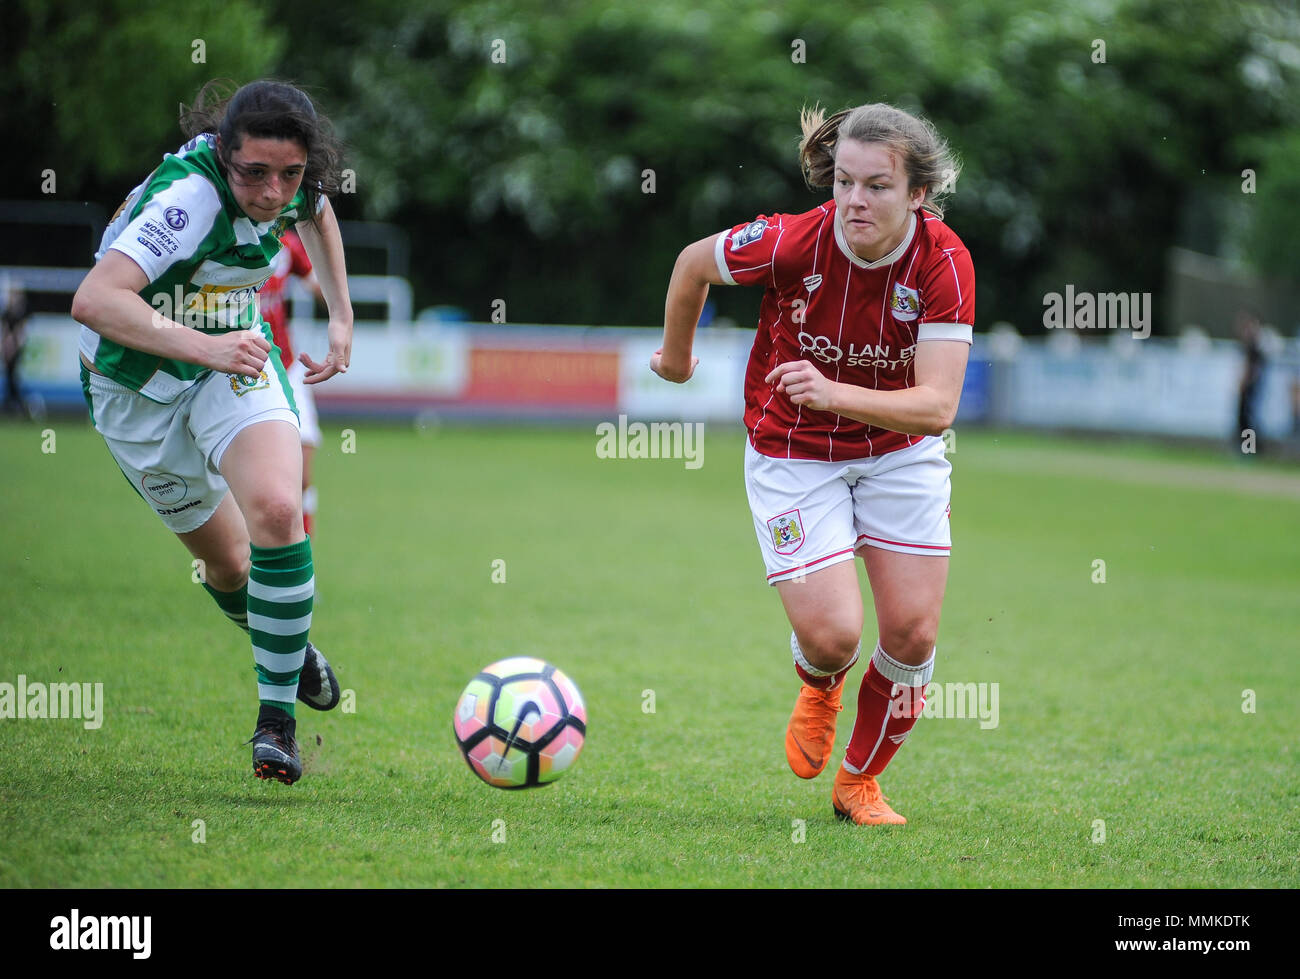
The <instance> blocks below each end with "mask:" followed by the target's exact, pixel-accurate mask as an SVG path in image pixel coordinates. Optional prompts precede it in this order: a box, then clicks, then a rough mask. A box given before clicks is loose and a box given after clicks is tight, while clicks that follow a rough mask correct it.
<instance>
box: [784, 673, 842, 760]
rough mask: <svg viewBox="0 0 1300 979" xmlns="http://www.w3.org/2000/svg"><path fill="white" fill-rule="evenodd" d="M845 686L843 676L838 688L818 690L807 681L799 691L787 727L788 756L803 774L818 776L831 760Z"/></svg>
mask: <svg viewBox="0 0 1300 979" xmlns="http://www.w3.org/2000/svg"><path fill="white" fill-rule="evenodd" d="M843 690H844V682H843V681H842V680H841V681H840V683H839V684H838V685H837V686H836V687H835V689H834V690H818V689H817V688H816V687H810V686H808V684H806V683H805V684H804V685H803V687H802V689H800V691H799V699H798V700H796V701H795V702H794V713H793V714H791V715H790V724H789V725H788V726H787V727H786V729H785V757H786V760H787V761H788V762H790V769H791V771H793V772H794V773H795V774H796V775H798V776H799V777H800V778H816V777H817V776H818V775H820V774H821V773H822V771H823V770H824V769H825V768H826V763H827V762H828V761H829V760H830V757H831V750H832V749H833V748H834V747H835V715H836V714H838V713H839V712H840V711H842V710H843V709H844V705H843V704H841V703H840V693H841V692H842V691H843Z"/></svg>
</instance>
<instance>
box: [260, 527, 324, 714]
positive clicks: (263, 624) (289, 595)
mask: <svg viewBox="0 0 1300 979" xmlns="http://www.w3.org/2000/svg"><path fill="white" fill-rule="evenodd" d="M315 591H316V575H315V572H314V569H313V568H312V562H311V539H310V538H307V539H304V540H302V541H300V542H299V543H297V544H289V545H288V546H287V547H258V546H257V545H256V544H255V545H253V567H252V569H251V570H250V571H249V574H248V632H249V636H250V638H251V639H252V640H253V663H254V667H255V669H256V670H257V699H258V700H259V701H260V702H261V703H263V704H265V705H267V706H268V707H278V708H280V709H281V710H282V711H285V712H287V713H288V715H289V716H290V717H292V716H293V703H294V699H295V698H296V697H297V694H298V674H299V673H301V672H302V664H303V659H304V657H305V656H306V652H307V633H308V631H309V630H310V629H311V606H312V597H313V595H314V594H315Z"/></svg>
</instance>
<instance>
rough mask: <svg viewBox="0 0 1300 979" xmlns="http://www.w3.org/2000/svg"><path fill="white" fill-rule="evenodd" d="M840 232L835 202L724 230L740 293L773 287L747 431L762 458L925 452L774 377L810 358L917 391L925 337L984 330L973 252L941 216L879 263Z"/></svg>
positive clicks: (751, 379) (866, 380) (753, 360)
mask: <svg viewBox="0 0 1300 979" xmlns="http://www.w3.org/2000/svg"><path fill="white" fill-rule="evenodd" d="M836 224H837V219H836V217H835V203H834V202H833V201H829V202H827V203H826V204H823V205H820V206H819V207H816V208H814V209H813V210H811V211H807V212H805V213H804V214H795V215H790V214H777V215H771V216H767V215H760V216H759V217H758V218H757V219H756V220H754V221H752V222H746V223H744V224H741V225H737V226H736V227H734V228H732V229H731V230H730V231H729V232H725V237H724V240H723V242H722V248H721V255H722V257H723V260H724V261H725V262H726V265H727V271H729V272H730V274H731V276H732V278H733V279H735V281H736V283H737V284H738V285H761V286H763V287H764V292H763V299H762V303H761V305H760V309H759V319H758V330H757V332H756V334H755V336H754V345H753V348H752V349H751V351H750V356H749V364H748V366H747V368H746V371H745V426H746V428H747V429H748V430H749V439H750V444H752V445H753V446H754V449H755V450H756V451H758V452H760V453H762V454H763V455H767V456H774V457H777V458H789V459H823V460H827V461H831V462H842V461H845V460H849V459H861V458H865V457H868V456H879V455H883V454H884V453H886V452H894V451H896V450H898V449H902V448H906V447H907V446H909V445H914V444H915V443H916V442H917V441H918V440H919V439H918V437H915V436H909V435H906V434H903V433H901V432H891V431H889V430H887V429H883V428H877V427H875V426H871V425H867V424H864V423H863V422H859V421H855V420H853V419H851V418H845V417H844V416H842V415H837V414H835V413H834V412H826V411H813V410H811V409H808V408H804V407H801V406H799V405H796V404H794V403H792V402H791V401H790V398H789V396H787V395H786V394H785V393H784V392H782V391H780V390H779V389H778V388H777V387H776V386H775V385H771V384H768V383H767V382H766V381H765V380H764V378H766V376H767V375H768V374H769V373H771V371H772V370H773V368H775V367H776V366H777V365H779V364H783V363H787V362H789V361H795V360H808V361H809V362H811V363H812V364H814V365H816V366H817V367H818V368H819V369H821V371H822V372H823V373H824V374H826V376H827V377H830V378H832V379H834V380H837V381H842V382H844V383H848V384H857V385H859V386H862V387H868V388H875V389H877V390H882V391H896V390H900V389H902V388H907V387H914V386H915V385H916V375H915V372H914V370H913V361H914V357H915V354H916V344H917V334H918V329H919V327H920V326H921V325H922V324H925V323H963V324H973V323H974V322H975V272H974V268H973V267H972V265H971V261H970V254H969V253H968V252H967V251H966V247H965V246H964V245H963V244H962V243H961V240H960V239H959V238H958V237H957V236H956V235H955V234H954V233H953V232H952V230H951V229H949V228H948V226H947V225H945V224H944V223H943V222H942V221H940V220H939V219H938V218H935V217H931V216H930V215H923V216H922V217H918V218H917V219H916V220H915V223H914V225H913V227H912V229H911V233H910V238H908V239H905V240H904V242H903V244H902V245H900V247H899V250H898V253H897V254H895V255H893V256H887V258H890V259H891V260H890V261H884V260H882V261H881V262H880V263H867V262H863V261H862V260H861V259H856V260H855V258H851V257H850V256H849V254H848V253H847V252H846V251H845V248H844V247H843V245H842V244H841V242H840V241H838V240H837V238H836V234H835V231H836Z"/></svg>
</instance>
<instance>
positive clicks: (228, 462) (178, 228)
mask: <svg viewBox="0 0 1300 979" xmlns="http://www.w3.org/2000/svg"><path fill="white" fill-rule="evenodd" d="M182 124H183V126H184V128H185V130H186V136H187V137H190V139H189V142H188V143H186V144H185V145H184V146H183V147H181V149H179V150H178V151H177V152H176V153H171V154H168V155H167V156H166V157H165V158H164V160H163V162H162V163H161V164H160V165H159V167H158V168H157V169H156V170H154V172H153V173H152V174H150V175H149V176H148V177H147V178H146V179H145V180H144V182H143V183H141V184H140V185H139V186H138V187H136V188H135V190H133V191H132V192H131V194H130V196H128V198H127V199H126V201H125V203H124V204H123V205H122V207H121V209H120V210H119V211H118V213H117V214H116V215H115V216H114V218H113V220H112V222H111V223H110V225H109V227H108V229H107V230H106V231H105V234H104V238H103V241H102V244H101V247H100V250H99V252H98V253H97V255H96V264H95V267H94V268H93V269H91V271H90V273H89V274H88V275H87V276H86V279H85V281H84V282H82V284H81V287H80V288H79V289H78V290H77V294H76V296H75V297H74V299H73V304H72V315H73V317H74V318H75V319H76V320H77V321H78V322H79V323H81V324H82V327H83V328H82V331H81V340H80V352H81V376H82V387H83V390H84V392H85V396H86V401H87V404H88V405H89V407H90V413H91V419H92V421H93V423H94V425H95V428H96V430H98V431H99V433H100V434H101V435H102V436H103V437H104V440H105V441H106V442H107V444H108V448H109V451H110V452H111V453H112V455H113V457H114V459H115V460H116V462H117V464H118V466H119V467H121V469H122V472H123V473H124V474H125V475H126V477H127V479H128V480H129V481H130V482H131V483H132V485H133V486H134V487H135V488H136V491H137V492H138V493H139V494H140V496H141V498H142V499H144V500H145V502H147V503H149V504H150V505H151V506H152V507H153V509H154V511H155V512H156V513H157V514H158V515H159V517H160V518H161V519H162V521H163V523H164V524H165V525H166V526H167V528H168V529H169V530H171V531H172V532H174V533H175V534H176V535H177V537H178V538H180V540H181V542H182V543H183V544H185V546H186V547H187V548H188V549H189V550H190V552H191V553H192V554H193V555H194V557H195V558H197V559H199V561H200V562H202V565H201V567H202V568H203V570H204V574H205V580H204V585H205V587H206V588H207V590H208V592H209V593H210V594H211V595H212V597H213V598H214V599H215V600H216V602H217V605H218V606H220V608H221V609H222V611H223V612H225V614H226V615H227V616H229V617H230V618H231V619H232V620H233V621H234V622H235V623H236V624H237V625H240V626H242V627H243V628H245V629H246V630H247V631H248V633H249V637H250V639H251V641H252V647H253V661H254V666H255V669H256V671H257V675H258V683H257V691H258V700H259V702H260V710H259V714H258V720H257V727H256V731H255V733H254V735H253V738H252V744H253V769H254V772H255V773H256V774H257V776H258V777H259V778H265V779H275V780H277V781H280V782H283V783H285V784H293V783H294V782H296V781H297V780H298V778H299V777H300V776H301V775H302V763H301V761H300V759H299V754H298V746H297V741H296V738H295V733H296V732H295V720H294V701H295V699H298V700H302V701H303V702H304V703H306V704H308V705H309V706H311V707H313V708H315V709H317V710H330V709H331V708H333V707H334V706H336V705H337V703H338V701H339V686H338V681H337V680H336V679H335V677H334V673H333V671H332V670H331V669H330V666H329V664H328V663H327V662H326V661H325V658H324V657H323V656H322V655H321V654H320V653H319V651H317V650H316V649H315V647H314V646H312V645H311V643H310V642H308V631H309V629H310V627H311V612H312V600H313V596H314V593H315V573H314V570H313V565H312V555H311V540H310V538H308V537H307V536H306V535H305V534H304V532H303V522H302V484H301V477H302V452H301V448H300V446H299V433H298V418H297V414H296V411H295V408H294V403H293V399H292V395H291V394H290V393H289V385H288V382H287V380H286V378H285V372H284V368H283V366H282V365H281V363H280V360H279V358H278V357H277V356H272V355H271V354H272V342H271V333H270V329H269V327H267V325H266V323H265V322H264V321H263V320H262V318H261V316H260V315H259V312H258V305H257V290H258V289H259V288H260V287H261V285H262V283H263V282H265V281H266V279H267V277H268V276H269V275H270V274H271V264H272V260H273V258H274V257H275V254H276V252H277V251H278V250H279V249H280V247H281V246H280V241H279V236H280V235H281V234H283V233H284V231H285V230H286V229H287V228H288V227H290V226H296V228H297V230H298V233H299V236H300V237H301V238H302V241H303V244H304V245H305V246H306V249H307V253H308V255H309V256H310V258H311V260H312V264H313V265H314V266H315V268H316V270H317V274H318V277H319V280H320V285H321V289H322V291H323V293H324V296H325V301H326V304H327V305H328V307H329V352H328V354H326V356H325V359H324V361H323V362H322V363H316V362H315V361H313V360H312V359H311V358H310V357H309V356H307V354H305V353H304V354H303V355H302V356H301V360H302V362H303V364H304V365H305V366H306V367H307V376H306V382H307V383H308V384H316V383H319V382H321V381H324V380H327V379H328V378H330V377H333V376H334V375H335V374H337V373H341V372H344V371H346V370H347V368H348V361H349V359H350V356H351V348H352V306H351V301H350V299H349V297H348V287H347V276H346V270H345V268H344V261H343V243H342V240H341V238H340V237H339V228H338V222H337V220H336V219H335V217H334V212H333V210H332V208H331V207H330V203H329V199H328V196H327V195H329V194H332V193H336V192H337V190H338V187H339V164H340V160H341V152H340V146H339V144H338V142H337V141H336V140H335V138H334V137H333V136H332V135H331V131H330V129H329V126H328V122H327V121H326V120H325V119H324V118H323V117H322V116H320V115H319V114H318V113H317V111H316V109H315V106H314V105H313V104H312V101H311V99H310V98H309V97H308V96H307V95H305V94H304V93H303V92H301V91H300V90H298V89H297V88H294V87H293V86H291V85H286V84H282V83H279V82H272V81H258V82H253V83H251V84H249V85H245V86H243V87H242V88H240V89H239V90H238V91H236V92H235V93H234V95H232V96H230V97H229V98H228V99H223V98H221V97H220V94H219V93H218V91H217V89H216V86H215V85H214V84H212V83H210V84H209V85H207V86H205V87H204V88H203V90H202V91H201V92H200V93H199V96H198V99H197V100H196V102H195V104H194V106H192V107H191V108H190V110H189V111H188V112H187V113H186V114H185V116H184V118H183V120H182Z"/></svg>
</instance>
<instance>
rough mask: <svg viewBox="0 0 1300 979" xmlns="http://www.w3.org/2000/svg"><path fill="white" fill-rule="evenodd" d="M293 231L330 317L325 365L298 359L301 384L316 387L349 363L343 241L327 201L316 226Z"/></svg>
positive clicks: (308, 224)
mask: <svg viewBox="0 0 1300 979" xmlns="http://www.w3.org/2000/svg"><path fill="white" fill-rule="evenodd" d="M318 224H319V227H318V226H317V225H318ZM296 228H297V230H298V237H299V238H301V239H302V246H303V248H305V249H307V257H308V258H309V259H311V264H312V268H313V269H314V270H315V272H316V279H317V281H318V282H319V283H320V290H321V294H322V295H323V296H324V297H325V306H326V308H328V309H329V314H330V321H329V343H330V349H329V353H328V354H326V355H325V361H324V363H320V364H318V363H316V362H315V361H314V360H312V359H311V357H309V356H307V354H306V353H302V354H300V355H299V356H298V359H299V360H301V361H302V363H303V364H304V365H305V366H306V368H307V374H306V376H305V377H304V378H303V380H304V381H305V382H306V383H308V384H318V383H319V382H321V381H324V380H326V379H328V378H331V377H333V376H334V375H335V374H342V373H346V372H347V369H348V364H349V363H350V362H351V360H352V299H351V297H350V296H349V295H348V273H347V269H346V267H345V266H344V262H343V238H342V237H341V236H340V235H339V222H338V219H337V218H336V217H335V216H334V208H333V207H332V206H330V202H329V199H328V198H326V200H325V203H324V206H323V207H322V208H321V212H320V214H319V215H318V221H317V222H316V223H313V222H311V221H303V222H300V223H299V224H298V225H296Z"/></svg>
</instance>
